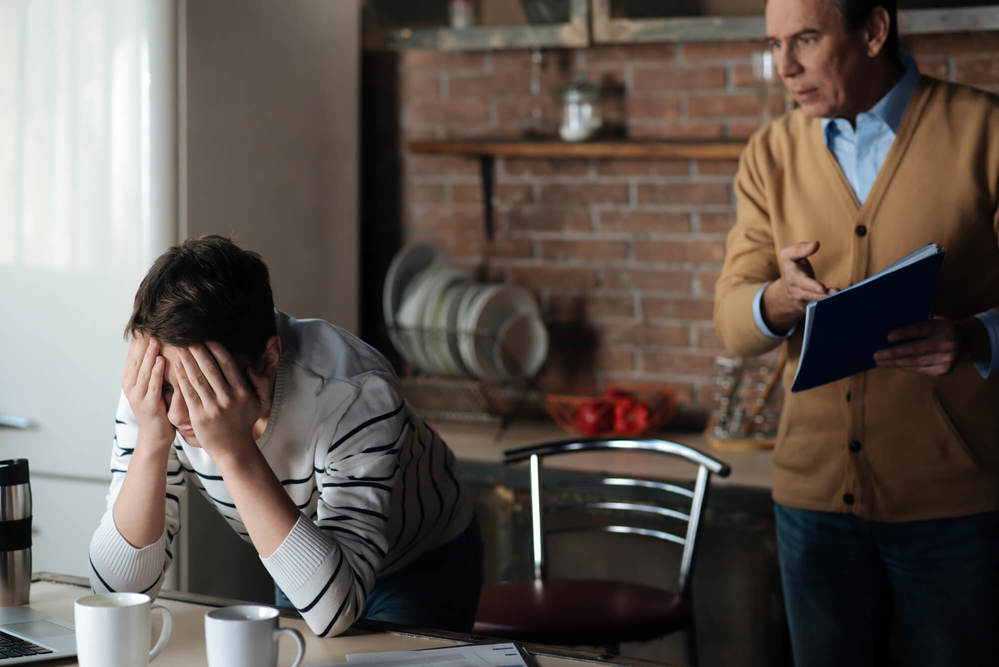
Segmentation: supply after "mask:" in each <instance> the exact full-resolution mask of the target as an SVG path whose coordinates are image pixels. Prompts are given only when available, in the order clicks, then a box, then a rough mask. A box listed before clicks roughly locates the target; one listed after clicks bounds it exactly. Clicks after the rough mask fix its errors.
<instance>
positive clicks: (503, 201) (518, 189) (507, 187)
mask: <svg viewBox="0 0 999 667" xmlns="http://www.w3.org/2000/svg"><path fill="white" fill-rule="evenodd" d="M532 202H534V188H533V187H532V186H531V185H530V184H529V183H499V184H496V185H494V186H493V205H494V206H499V207H505V208H512V207H516V206H524V205H526V204H530V203H532Z"/></svg>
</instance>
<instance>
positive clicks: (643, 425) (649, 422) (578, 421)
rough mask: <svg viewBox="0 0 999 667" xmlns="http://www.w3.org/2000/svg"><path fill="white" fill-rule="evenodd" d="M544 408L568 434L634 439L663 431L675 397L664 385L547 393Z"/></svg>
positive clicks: (674, 404)
mask: <svg viewBox="0 0 999 667" xmlns="http://www.w3.org/2000/svg"><path fill="white" fill-rule="evenodd" d="M545 408H546V409H547V410H548V414H550V415H551V417H552V419H553V420H555V423H556V424H558V425H559V426H561V427H562V428H563V429H564V430H566V431H568V432H569V433H574V434H576V435H582V436H586V437H615V438H637V437H642V436H647V435H651V434H653V433H655V432H657V431H659V430H661V429H662V428H663V426H664V425H665V424H666V423H667V422H668V421H669V420H670V417H672V416H673V412H674V410H675V409H676V398H675V395H674V392H673V390H672V389H670V388H669V387H666V386H663V385H640V386H634V385H627V386H621V385H614V386H609V387H607V388H605V389H604V390H602V391H592V392H586V393H580V394H548V395H547V396H545Z"/></svg>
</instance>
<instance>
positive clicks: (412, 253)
mask: <svg viewBox="0 0 999 667" xmlns="http://www.w3.org/2000/svg"><path fill="white" fill-rule="evenodd" d="M439 255H440V253H438V252H437V250H435V249H434V248H431V247H430V246H426V245H419V244H417V245H410V246H407V247H405V248H403V249H402V250H400V251H399V252H397V253H396V255H395V257H393V258H392V262H391V263H390V264H389V268H388V271H387V272H386V273H385V283H384V285H383V287H382V317H383V318H385V327H386V329H387V330H388V335H389V339H390V340H391V341H392V344H393V345H395V348H396V349H397V350H398V351H399V353H400V354H402V356H403V357H406V359H407V361H408V360H409V357H408V356H407V353H406V349H405V347H406V346H405V344H404V343H403V341H402V337H401V336H400V335H399V332H398V331H397V330H396V326H397V323H396V312H398V310H399V306H400V305H402V295H403V291H404V290H405V289H406V286H407V285H408V284H409V283H410V281H411V280H412V279H413V278H414V277H415V276H416V275H417V274H418V273H420V272H421V271H423V270H424V269H425V268H427V267H428V266H430V265H431V264H432V263H433V262H434V260H436V259H437V258H438V257H439Z"/></svg>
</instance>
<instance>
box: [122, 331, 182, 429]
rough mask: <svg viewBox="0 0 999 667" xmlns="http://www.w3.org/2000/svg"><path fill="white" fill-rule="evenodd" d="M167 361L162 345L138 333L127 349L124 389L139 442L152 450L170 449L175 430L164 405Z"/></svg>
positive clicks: (123, 380) (123, 372) (123, 378)
mask: <svg viewBox="0 0 999 667" xmlns="http://www.w3.org/2000/svg"><path fill="white" fill-rule="evenodd" d="M165 368H166V360H165V359H164V358H163V357H162V356H161V355H160V342H159V341H158V340H156V339H155V338H153V337H152V336H147V335H146V334H142V333H136V334H135V335H134V336H132V342H131V343H129V345H128V356H127V357H126V359H125V370H124V371H122V374H121V387H122V389H123V390H124V392H125V398H127V399H128V404H129V405H130V406H131V408H132V412H133V413H134V414H135V419H136V421H137V422H138V425H139V440H140V442H143V443H148V444H149V445H151V446H153V447H157V448H159V447H163V448H167V447H169V446H170V443H172V442H173V439H174V437H175V435H176V430H175V429H174V427H173V424H171V423H170V420H169V419H167V414H166V412H167V411H166V404H165V403H164V402H163V373H164V369H165Z"/></svg>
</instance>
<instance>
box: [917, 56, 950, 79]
mask: <svg viewBox="0 0 999 667" xmlns="http://www.w3.org/2000/svg"><path fill="white" fill-rule="evenodd" d="M916 64H917V65H918V67H919V71H920V73H922V74H925V75H926V76H932V77H935V78H937V79H943V80H945V81H946V80H948V79H950V64H949V63H948V62H947V59H946V58H935V57H933V56H923V57H922V58H920V59H919V62H917V63H916Z"/></svg>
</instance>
